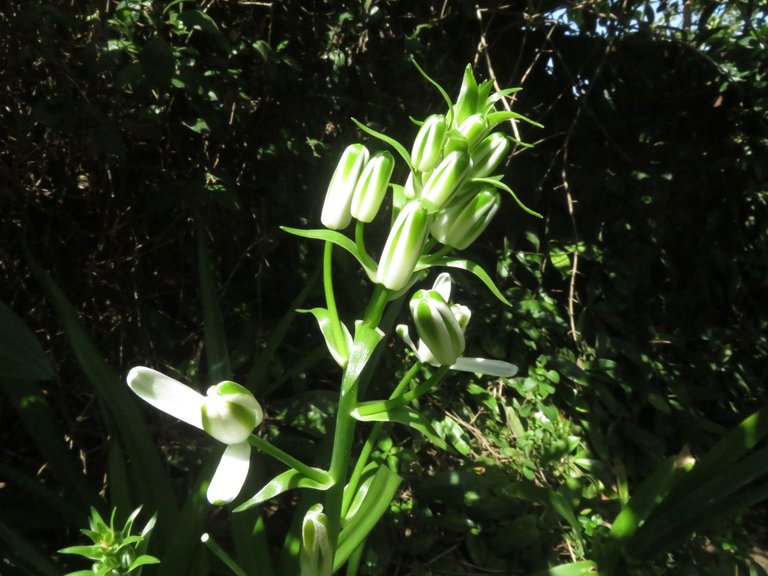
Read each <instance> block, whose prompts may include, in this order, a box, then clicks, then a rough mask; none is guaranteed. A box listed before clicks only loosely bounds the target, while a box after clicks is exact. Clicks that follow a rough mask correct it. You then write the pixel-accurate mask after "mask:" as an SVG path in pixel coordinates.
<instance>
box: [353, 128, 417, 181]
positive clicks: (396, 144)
mask: <svg viewBox="0 0 768 576" xmlns="http://www.w3.org/2000/svg"><path fill="white" fill-rule="evenodd" d="M352 122H354V123H355V124H356V125H357V127H358V128H360V130H362V131H363V132H365V133H366V134H369V135H371V136H373V137H374V138H378V139H379V140H381V141H383V142H386V143H387V144H389V145H390V146H392V148H394V149H395V151H396V152H397V153H398V154H400V156H401V157H402V158H403V160H405V163H406V164H408V168H410V170H411V171H412V172H413V163H412V162H411V155H410V154H409V153H408V151H407V150H406V149H405V148H404V147H403V145H402V144H400V142H398V141H397V140H395V139H394V138H391V137H390V136H387V135H386V134H382V133H381V132H377V131H376V130H374V129H373V128H369V127H368V126H366V125H365V124H363V123H362V122H360V121H358V120H356V119H355V118H352Z"/></svg>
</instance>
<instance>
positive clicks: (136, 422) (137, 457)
mask: <svg viewBox="0 0 768 576" xmlns="http://www.w3.org/2000/svg"><path fill="white" fill-rule="evenodd" d="M24 252H25V255H26V258H27V261H28V263H29V267H30V270H31V271H32V274H33V275H34V276H35V278H36V279H37V281H38V282H39V283H40V285H41V286H42V288H43V289H44V290H45V292H46V293H47V295H48V299H49V300H50V301H51V303H52V304H53V306H54V309H55V311H56V315H57V317H58V319H59V322H60V323H61V325H62V327H63V329H64V332H65V334H66V336H67V339H68V340H69V344H70V346H71V348H72V352H73V353H74V356H75V358H76V359H77V362H78V364H79V366H80V369H81V370H82V371H83V374H84V375H85V376H86V378H87V379H88V380H89V381H90V383H91V384H92V386H93V389H94V391H95V393H96V396H97V398H98V400H99V403H100V405H101V408H102V410H103V411H104V417H105V418H104V419H105V421H106V422H107V423H108V425H109V427H110V431H111V432H112V433H113V434H115V436H116V437H117V439H118V441H120V442H121V443H122V445H123V447H124V451H125V457H126V459H127V461H128V462H129V468H130V470H131V472H132V473H131V475H130V479H131V482H132V483H131V488H132V489H133V493H134V494H135V497H136V499H137V500H139V501H141V502H143V503H144V504H145V505H146V506H148V507H150V508H151V509H153V510H158V512H159V513H160V516H161V517H163V518H164V520H165V521H168V522H172V521H173V520H174V519H175V518H176V515H177V513H178V510H177V509H176V501H175V500H176V499H175V496H174V492H173V488H172V487H171V482H170V477H169V475H168V471H167V469H166V468H165V465H164V463H163V462H162V460H161V459H160V454H159V452H158V450H157V448H156V447H155V444H154V442H153V440H152V438H151V436H150V434H149V430H148V428H147V426H146V423H145V422H144V419H143V417H142V415H141V412H140V411H139V406H138V403H137V401H136V398H135V397H134V396H133V394H132V393H131V392H130V390H129V389H128V386H127V385H125V383H124V381H123V379H122V378H120V377H118V376H117V374H115V372H114V371H113V370H112V369H111V368H110V367H109V366H108V365H107V363H106V362H105V361H104V358H103V356H102V355H101V353H100V352H99V351H98V350H97V349H96V346H95V345H94V344H93V341H92V340H91V339H90V337H89V336H88V334H87V332H86V330H85V328H84V327H83V325H82V323H81V322H80V320H79V318H78V317H77V311H76V310H75V309H74V307H73V306H72V304H71V303H70V302H69V300H68V299H67V297H66V295H65V294H64V292H63V291H62V290H61V288H59V286H58V285H57V284H56V283H55V282H54V281H53V279H52V278H51V277H50V275H49V274H48V273H47V272H45V270H43V268H42V267H41V266H40V264H39V263H38V262H37V260H35V259H34V257H33V256H32V255H31V254H30V252H29V250H27V249H26V247H24ZM147 478H151V479H152V481H151V482H147V481H146V479H147Z"/></svg>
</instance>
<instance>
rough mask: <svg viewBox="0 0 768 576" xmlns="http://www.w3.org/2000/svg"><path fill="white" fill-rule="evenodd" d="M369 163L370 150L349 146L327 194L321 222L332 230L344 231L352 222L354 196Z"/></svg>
mask: <svg viewBox="0 0 768 576" xmlns="http://www.w3.org/2000/svg"><path fill="white" fill-rule="evenodd" d="M366 162H368V149H367V148H366V147H365V146H363V145H362V144H352V145H351V146H347V148H346V150H344V153H343V154H342V155H341V159H340V160H339V164H338V165H337V166H336V170H335V171H334V172H333V177H332V178H331V183H330V184H329V185H328V191H327V192H326V194H325V203H324V204H323V213H322V215H321V216H320V221H321V222H322V223H323V226H325V227H326V228H330V229H331V230H342V229H343V228H346V227H347V226H349V223H350V222H351V221H352V212H351V210H350V208H351V205H352V195H353V194H354V192H355V186H356V184H357V180H358V178H359V177H360V172H362V170H363V166H365V163H366Z"/></svg>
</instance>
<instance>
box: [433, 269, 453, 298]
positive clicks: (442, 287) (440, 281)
mask: <svg viewBox="0 0 768 576" xmlns="http://www.w3.org/2000/svg"><path fill="white" fill-rule="evenodd" d="M451 283H452V280H451V275H450V274H449V273H448V272H442V273H441V274H439V275H438V277H437V278H435V283H434V284H432V290H436V291H437V292H438V293H439V294H440V296H442V297H443V300H445V301H446V302H449V301H450V300H451Z"/></svg>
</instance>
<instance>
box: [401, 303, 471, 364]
mask: <svg viewBox="0 0 768 576" xmlns="http://www.w3.org/2000/svg"><path fill="white" fill-rule="evenodd" d="M410 307H411V315H412V316H413V321H414V323H415V324H416V330H417V331H418V333H419V338H421V341H422V342H423V343H424V345H425V346H426V347H427V348H428V349H429V351H430V352H431V353H432V356H433V357H434V359H435V362H437V363H438V364H440V365H442V366H452V365H453V364H454V363H455V362H456V359H457V358H458V357H459V356H461V354H462V352H464V346H465V343H464V329H463V328H462V327H461V325H460V324H459V321H458V320H457V319H456V316H455V315H454V313H453V311H452V310H451V307H450V306H449V305H448V303H447V302H446V301H445V299H444V298H443V296H442V295H441V294H440V292H438V291H437V290H419V291H418V292H416V294H414V295H413V298H411V303H410ZM467 320H468V318H467Z"/></svg>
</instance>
